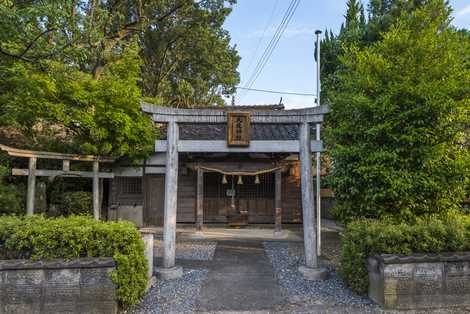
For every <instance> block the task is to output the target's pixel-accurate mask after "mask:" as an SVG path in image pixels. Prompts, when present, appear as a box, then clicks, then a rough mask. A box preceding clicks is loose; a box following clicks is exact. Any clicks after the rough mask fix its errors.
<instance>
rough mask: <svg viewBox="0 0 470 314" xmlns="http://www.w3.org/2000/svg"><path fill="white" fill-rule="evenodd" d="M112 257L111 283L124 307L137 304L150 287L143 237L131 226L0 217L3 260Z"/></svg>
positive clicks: (75, 219)
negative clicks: (114, 266) (148, 285)
mask: <svg viewBox="0 0 470 314" xmlns="http://www.w3.org/2000/svg"><path fill="white" fill-rule="evenodd" d="M105 256H111V257H113V258H114V260H115V262H116V266H117V267H116V271H115V272H113V273H112V275H111V276H112V280H113V282H114V284H115V286H116V294H117V300H118V302H119V303H120V305H121V306H123V307H127V306H129V305H132V304H135V303H136V302H137V301H138V300H139V299H140V297H141V296H142V295H143V293H144V291H145V288H146V285H147V267H148V266H147V263H146V259H145V256H144V244H143V242H142V240H141V238H140V233H139V231H138V230H136V229H135V227H134V226H133V225H132V224H131V223H128V222H101V221H95V220H94V219H92V218H90V217H86V216H71V217H67V218H63V217H60V218H45V217H43V216H29V217H21V218H20V217H13V216H4V217H0V259H18V258H22V259H33V260H39V259H46V260H47V259H54V258H64V259H73V258H79V257H105Z"/></svg>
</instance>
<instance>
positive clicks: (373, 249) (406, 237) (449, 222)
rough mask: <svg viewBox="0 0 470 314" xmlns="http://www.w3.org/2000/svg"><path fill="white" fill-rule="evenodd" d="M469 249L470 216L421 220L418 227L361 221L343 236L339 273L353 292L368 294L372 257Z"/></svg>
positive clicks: (458, 215) (349, 228) (452, 215)
mask: <svg viewBox="0 0 470 314" xmlns="http://www.w3.org/2000/svg"><path fill="white" fill-rule="evenodd" d="M468 250H470V216H469V215H461V214H449V215H447V216H446V217H445V218H437V217H427V218H420V219H418V220H417V221H416V223H415V224H406V223H400V224H397V223H393V222H390V221H385V220H383V221H381V220H372V219H361V220H357V221H354V222H352V223H350V224H348V225H347V227H346V230H345V232H344V234H343V237H342V240H341V261H340V267H339V272H340V274H341V276H342V277H343V279H344V280H345V281H346V283H347V284H348V285H349V286H350V287H351V289H352V290H353V291H355V292H356V293H359V294H366V293H367V290H368V286H369V278H368V272H367V258H368V257H369V256H373V255H375V254H403V255H410V254H412V253H441V252H457V251H468Z"/></svg>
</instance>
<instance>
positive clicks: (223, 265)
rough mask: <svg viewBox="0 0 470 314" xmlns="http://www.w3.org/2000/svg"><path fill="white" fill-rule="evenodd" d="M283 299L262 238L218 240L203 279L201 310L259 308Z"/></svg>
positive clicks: (266, 307) (255, 309) (278, 304)
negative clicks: (257, 239) (258, 239)
mask: <svg viewBox="0 0 470 314" xmlns="http://www.w3.org/2000/svg"><path fill="white" fill-rule="evenodd" d="M283 302H284V299H283V297H282V295H281V290H280V287H279V285H278V284H277V282H276V279H275V276H274V272H273V269H272V267H271V264H270V262H269V259H268V258H267V256H266V255H265V252H264V248H263V245H262V243H260V242H237V241H219V242H218V244H217V248H216V251H215V256H214V259H213V260H212V261H211V266H210V268H209V273H208V275H207V278H206V280H205V281H204V283H203V285H202V288H201V292H200V297H199V309H198V310H199V311H202V312H217V311H259V310H264V309H269V310H272V309H274V308H276V307H278V306H281V305H282V304H283Z"/></svg>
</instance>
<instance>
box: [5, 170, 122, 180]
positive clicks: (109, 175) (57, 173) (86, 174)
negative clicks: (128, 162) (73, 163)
mask: <svg viewBox="0 0 470 314" xmlns="http://www.w3.org/2000/svg"><path fill="white" fill-rule="evenodd" d="M11 174H12V175H13V176H29V170H28V169H18V168H13V169H11ZM35 175H36V177H81V178H93V176H94V174H93V172H92V171H64V170H44V169H36V173H35ZM98 177H99V178H102V179H113V178H114V173H113V172H98Z"/></svg>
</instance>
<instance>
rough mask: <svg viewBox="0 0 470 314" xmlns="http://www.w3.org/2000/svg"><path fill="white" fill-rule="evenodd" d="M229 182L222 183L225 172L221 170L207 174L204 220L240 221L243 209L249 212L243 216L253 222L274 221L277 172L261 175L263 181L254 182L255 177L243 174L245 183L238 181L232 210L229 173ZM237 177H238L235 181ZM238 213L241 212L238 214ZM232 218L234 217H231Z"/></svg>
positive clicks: (228, 177)
mask: <svg viewBox="0 0 470 314" xmlns="http://www.w3.org/2000/svg"><path fill="white" fill-rule="evenodd" d="M226 179H227V181H228V182H227V184H222V175H221V174H218V173H206V174H204V222H207V223H210V222H229V223H230V219H231V218H233V219H236V220H237V221H238V220H239V217H238V216H240V215H239V213H240V212H246V211H247V212H248V215H245V217H243V218H244V219H245V220H247V221H246V222H251V223H273V222H274V175H273V174H271V173H268V174H264V175H260V176H259V179H260V182H259V183H258V184H257V183H255V177H254V176H244V177H243V178H242V181H243V184H235V206H236V212H235V213H233V212H232V210H231V208H230V204H231V197H230V196H228V195H227V190H229V189H231V187H232V184H231V180H232V179H233V178H232V177H231V176H227V177H226ZM237 181H238V178H235V183H236V182H237ZM237 214H238V215H237ZM230 217H231V218H230Z"/></svg>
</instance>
